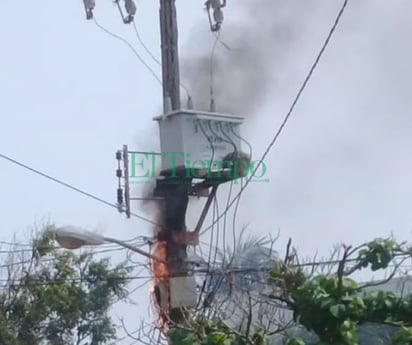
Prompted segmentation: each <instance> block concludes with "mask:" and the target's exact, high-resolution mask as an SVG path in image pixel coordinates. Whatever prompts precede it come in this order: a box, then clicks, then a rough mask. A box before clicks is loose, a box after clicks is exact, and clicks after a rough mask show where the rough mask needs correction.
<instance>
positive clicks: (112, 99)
mask: <svg viewBox="0 0 412 345" xmlns="http://www.w3.org/2000/svg"><path fill="white" fill-rule="evenodd" d="M255 3H256V6H260V5H261V6H263V5H264V3H265V0H255ZM290 3H291V6H295V7H292V8H299V7H296V6H299V5H300V4H301V3H300V2H299V1H296V0H295V1H291V2H290ZM340 5H341V1H338V0H330V1H327V2H326V1H320V0H312V2H311V3H310V6H309V8H308V7H305V11H303V10H302V11H298V12H299V13H298V12H296V13H298V14H297V15H296V16H295V15H294V12H293V11H289V12H288V13H287V14H285V16H289V17H286V18H287V19H288V20H286V21H285V23H287V25H290V27H291V28H295V26H296V25H297V24H300V23H299V21H300V20H304V21H305V26H304V28H305V29H304V30H303V29H299V30H300V31H299V30H297V31H296V35H295V36H294V37H295V38H294V41H293V44H288V45H286V46H285V45H283V42H281V41H278V40H276V37H274V40H273V42H271V41H270V37H267V38H266V39H267V41H266V43H265V44H267V45H268V47H270V49H268V54H274V58H275V57H276V54H278V53H277V52H278V51H279V52H280V51H282V49H284V50H285V51H282V54H283V59H282V63H279V65H277V64H269V65H268V66H269V67H268V69H269V68H270V72H273V71H276V73H277V74H276V80H273V82H270V83H269V84H268V86H267V88H266V91H267V92H266V94H265V97H263V98H259V104H258V106H255V107H253V114H242V115H246V121H245V124H244V125H243V127H242V136H244V137H245V138H247V139H248V141H250V142H251V144H252V146H253V157H254V159H259V158H260V156H261V154H262V152H263V151H264V149H265V148H266V146H267V145H268V143H269V142H270V140H271V138H272V137H273V135H274V133H275V132H276V130H277V127H278V125H279V124H280V123H281V121H282V119H283V117H284V115H285V113H286V111H287V110H288V107H289V106H290V104H291V102H292V100H293V98H294V96H295V94H296V92H297V90H298V88H299V86H300V84H301V83H302V81H303V79H304V77H305V76H306V74H307V72H308V70H309V68H310V66H311V64H312V63H313V61H314V58H315V57H316V54H317V53H318V51H319V49H320V47H321V45H322V43H323V41H324V39H325V38H326V35H327V33H328V31H329V29H330V27H331V25H332V24H333V21H334V18H335V16H336V14H337V12H338V9H339V7H340ZM177 6H178V15H179V40H180V41H179V42H180V53H181V56H182V59H183V60H185V61H187V60H188V59H189V60H190V59H191V58H192V57H193V56H196V53H198V52H200V51H202V50H204V49H205V48H204V47H206V46H208V47H210V49H212V46H213V43H214V37H213V36H212V35H208V34H207V30H208V23H207V18H206V15H205V13H204V11H203V1H193V0H179V1H177ZM284 6H285V5H284ZM306 6H307V4H306ZM242 10H244V8H242V7H241V6H240V5H239V4H238V3H237V2H236V1H230V0H228V6H227V8H226V9H225V22H224V26H223V29H222V36H221V38H222V40H223V41H225V43H227V44H228V45H229V46H230V45H231V44H236V45H243V44H244V45H245V46H248V44H247V42H243V43H242V40H240V41H236V42H235V43H233V42H231V41H230V37H231V36H230V35H228V36H226V37H225V25H228V26H230V25H231V22H232V23H233V22H237V21H239V20H240V19H242V20H245V21H247V22H249V24H248V29H249V30H264V27H265V22H264V21H263V20H260V18H258V17H256V16H254V14H255V13H254V12H253V10H251V11H242ZM271 10H274V11H276V8H275V9H273V8H271ZM306 10H307V11H306ZM411 11H412V3H411V2H410V1H408V0H392V1H390V2H388V1H383V0H357V1H349V5H348V8H347V11H346V12H345V14H344V16H343V18H342V21H341V23H340V25H339V27H338V29H337V31H336V33H335V35H334V37H333V39H332V41H331V43H330V45H329V47H328V49H327V51H326V53H325V55H324V57H323V59H322V61H321V63H320V64H319V68H318V70H317V71H316V73H315V74H314V76H313V78H312V80H311V81H310V83H309V84H308V87H307V89H306V90H305V92H304V94H303V96H302V98H301V101H300V103H299V104H298V106H297V107H296V109H295V112H294V114H293V116H292V117H291V119H290V122H289V123H288V125H287V127H286V128H285V131H284V132H283V134H282V135H281V137H280V138H279V141H278V143H277V144H276V145H275V146H274V148H273V150H272V151H271V152H270V154H269V156H268V157H267V158H266V160H265V165H266V166H267V178H269V179H270V181H269V182H268V183H251V184H250V185H249V187H248V188H247V189H246V190H245V192H244V195H243V197H242V200H241V203H240V206H239V211H238V219H237V224H238V227H239V228H240V227H241V226H242V225H244V224H248V229H249V230H248V231H249V232H250V233H253V234H259V235H267V234H272V235H276V234H277V233H278V232H280V237H279V240H278V242H277V245H276V249H277V250H279V251H280V252H282V251H283V248H284V246H285V243H286V242H287V240H288V238H289V237H291V238H292V239H293V242H294V244H295V246H296V247H297V249H298V250H299V252H300V253H301V254H302V255H303V256H311V255H313V254H314V253H315V252H318V253H319V255H321V256H322V255H323V256H327V255H328V253H329V251H330V249H331V248H332V246H333V245H334V244H336V243H339V242H345V243H350V244H357V243H360V242H364V241H367V240H370V239H372V238H375V237H379V236H380V237H384V236H389V235H391V234H393V235H394V236H395V237H396V238H397V239H399V240H402V241H403V240H406V241H409V240H410V236H411V229H412V216H411V212H410V210H411V198H412V197H411V195H412V178H411V174H410V171H411V168H412V162H411V157H412V136H411V135H410V134H411V131H412V118H411V116H410V114H411V111H412V97H410V85H411V82H412V70H411V68H410V61H412V49H410V44H409V43H410V32H411V29H412V22H411V21H410V13H411ZM95 15H96V18H97V20H98V21H99V23H100V24H102V25H103V26H105V27H107V28H108V29H110V30H112V31H113V32H115V33H116V34H118V35H121V36H122V37H124V38H126V39H127V40H129V41H130V42H131V43H132V44H133V45H134V46H135V47H136V49H137V50H138V52H139V53H140V54H141V56H142V57H143V58H144V59H145V61H147V62H148V63H149V64H150V65H151V66H152V68H153V69H154V70H155V71H156V72H157V73H158V74H159V75H160V69H159V67H158V66H157V65H156V63H154V62H153V61H152V60H150V57H149V56H148V55H147V54H146V53H145V52H144V50H143V49H142V47H141V46H139V44H138V41H137V39H136V36H135V35H134V31H133V29H132V27H130V26H126V25H124V24H122V23H121V21H120V18H119V15H118V12H117V10H116V8H115V7H114V6H113V5H112V4H111V2H110V1H109V0H107V1H97V8H96V11H95ZM270 18H271V17H270V16H267V17H265V19H264V20H268V21H270V20H271V19H270ZM276 18H277V17H276V16H275V15H274V20H275V19H276ZM282 18H283V19H285V17H284V16H283V17H282ZM251 23H253V24H251ZM136 25H137V27H138V29H139V32H140V34H141V37H142V38H143V40H144V41H145V42H146V44H147V46H148V47H149V48H150V49H151V50H152V51H153V53H154V54H155V55H156V56H159V49H160V48H159V46H160V44H159V29H158V3H157V2H156V1H149V0H142V1H139V3H138V14H137V17H136ZM285 25H286V24H285ZM297 27H298V28H300V26H299V25H297ZM226 39H227V41H226ZM246 39H248V36H245V40H246ZM0 41H1V42H2V47H1V49H0V153H2V154H6V155H9V156H11V157H12V158H15V159H17V160H19V161H21V162H23V163H25V164H28V165H30V166H32V167H34V168H37V169H39V170H41V171H43V172H45V173H47V174H50V175H52V176H54V177H57V178H59V179H62V180H64V181H66V182H69V183H71V184H73V185H75V186H77V187H79V188H82V189H85V190H87V191H89V192H90V193H92V194H95V195H97V196H99V197H101V198H103V199H105V200H108V201H111V202H115V196H116V194H115V193H116V188H117V185H116V184H117V180H116V177H115V169H116V161H115V159H114V154H115V152H116V150H118V149H119V148H121V147H122V145H123V144H128V145H129V147H130V148H131V149H136V150H153V149H158V146H159V142H158V137H157V135H158V133H157V128H156V123H155V122H153V121H152V118H153V117H154V116H157V115H159V113H160V112H161V109H162V107H161V88H160V85H159V83H158V82H157V81H156V80H155V79H154V78H153V76H152V75H151V74H150V73H149V72H148V71H147V70H146V69H145V67H144V66H143V65H142V64H141V63H140V62H139V60H138V59H137V58H136V57H135V56H134V55H133V53H132V52H131V50H130V49H129V48H128V47H127V46H126V45H124V44H123V43H122V42H120V41H118V40H116V39H115V38H112V37H110V36H109V35H107V34H106V33H105V32H103V31H101V30H100V29H99V28H98V27H96V26H95V25H94V23H93V22H92V21H86V20H85V16H84V11H83V6H82V3H81V1H71V2H69V1H68V2H61V3H60V2H59V4H57V5H56V2H54V1H53V2H52V1H51V0H46V1H42V2H21V1H11V0H2V2H1V4H0ZM272 45H273V46H272ZM232 48H234V49H233V50H232V51H228V50H227V49H226V48H224V47H222V46H221V45H218V48H217V50H218V51H217V53H216V57H215V59H216V60H217V61H219V59H226V60H225V61H227V60H229V61H230V59H234V60H236V49H240V48H241V47H240V48H238V47H237V46H236V47H235V46H234V47H232ZM235 48H236V49H235ZM286 49H287V50H286ZM184 65H185V64H184V63H182V69H183V70H182V75H185V70H184ZM221 73H223V74H224V73H225V71H224V70H223V71H221ZM239 73H241V71H239ZM186 75H187V72H186ZM201 77H202V76H201V75H199V78H201ZM204 78H208V76H204ZM189 84H190V83H189ZM215 92H216V94H218V95H220V96H218V97H217V98H218V99H219V97H220V98H224V95H225V92H229V90H228V91H226V90H225V89H224V88H219V84H217V85H216V90H215ZM231 95H232V94H231ZM235 96H236V94H235ZM235 96H233V97H235ZM194 101H195V104H196V99H194ZM217 107H218V109H219V102H217ZM248 109H249V108H248ZM0 171H1V180H0V191H1V193H0V205H1V210H2V213H1V214H2V222H1V225H2V232H1V236H0V239H2V240H10V239H11V238H12V237H13V235H14V234H15V233H17V234H22V233H24V231H26V230H27V229H28V228H30V227H31V226H32V225H33V224H35V223H38V222H41V221H42V219H46V218H48V219H50V220H52V221H53V222H55V223H56V224H58V225H63V224H74V225H78V226H83V227H86V228H89V229H96V230H97V231H99V232H100V233H102V234H104V235H107V236H111V237H116V238H119V239H129V238H132V237H135V236H138V235H150V234H151V231H152V230H151V226H150V225H149V224H147V223H145V222H144V221H141V220H138V219H126V217H125V216H124V215H121V214H119V213H118V212H117V211H116V210H115V209H111V208H109V207H107V206H105V205H102V204H99V203H97V202H96V201H93V200H91V199H88V198H85V197H84V196H82V195H80V194H78V193H75V192H73V191H71V190H68V189H66V188H64V187H62V186H59V185H57V184H55V183H53V182H51V181H49V180H46V179H44V178H42V177H39V176H36V175H34V174H33V173H30V172H28V171H25V170H23V169H22V168H20V167H17V166H14V165H12V164H10V163H9V162H7V161H4V160H1V159H0ZM140 192H141V191H140V190H138V189H136V190H134V193H136V194H137V195H138V194H139V193H140ZM226 192H227V186H226V187H224V188H222V191H221V194H220V197H219V199H220V200H221V203H222V205H223V203H224V202H225V201H224V200H225V196H226V194H225V193H226ZM201 206H202V200H200V201H199V200H193V201H192V202H191V205H190V209H189V214H188V224H189V227H190V226H193V225H194V222H195V221H196V217H197V216H198V215H199V211H200V209H201ZM133 210H134V211H135V212H136V213H139V214H142V215H145V216H147V217H149V218H151V217H152V214H150V212H148V210H147V209H141V208H140V207H139V205H138V204H135V205H134V208H133ZM209 222H210V219H209ZM202 240H203V241H205V242H207V241H208V237H207V235H206V236H205V237H204V238H202ZM113 255H114V259H115V260H121V259H124V253H123V254H122V253H115V254H113ZM143 290H144V289H143ZM143 290H142V291H143ZM135 298H136V300H137V303H138V306H134V305H133V306H131V305H123V304H122V305H119V306H116V308H115V310H114V313H115V314H116V315H120V316H124V317H125V318H126V319H127V320H129V321H128V322H130V324H131V325H133V323H134V320H136V319H137V318H140V317H146V315H147V294H146V292H144V293H141V294H138V296H136V297H135ZM131 327H132V326H131ZM126 343H127V342H125V344H126ZM122 344H123V343H122Z"/></svg>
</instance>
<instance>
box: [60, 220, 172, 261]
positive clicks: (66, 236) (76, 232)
mask: <svg viewBox="0 0 412 345" xmlns="http://www.w3.org/2000/svg"><path fill="white" fill-rule="evenodd" d="M55 235H56V236H55V239H56V241H57V242H58V243H59V244H60V245H61V246H62V247H63V248H66V249H78V248H80V247H83V246H99V245H102V244H104V243H115V244H118V245H119V246H121V247H124V248H127V249H129V250H131V251H133V252H136V253H139V254H140V255H143V256H146V257H148V258H150V259H153V260H156V261H159V262H162V263H166V262H165V261H164V260H162V259H160V258H158V257H156V256H154V255H152V254H149V253H146V252H145V251H143V250H141V249H139V248H136V247H134V246H132V245H130V244H128V243H126V242H124V241H121V240H118V239H115V238H111V237H104V236H102V235H99V234H97V233H95V232H91V231H87V230H84V229H82V228H79V227H77V226H72V225H66V226H62V227H60V228H57V229H56V231H55Z"/></svg>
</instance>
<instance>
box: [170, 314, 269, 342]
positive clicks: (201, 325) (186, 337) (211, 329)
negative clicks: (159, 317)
mask: <svg viewBox="0 0 412 345" xmlns="http://www.w3.org/2000/svg"><path fill="white" fill-rule="evenodd" d="M168 336H169V339H170V343H171V344H176V345H177V344H181V345H247V344H250V343H253V344H255V345H268V344H269V343H268V338H267V336H266V334H265V330H263V329H261V330H256V331H255V332H254V333H253V334H250V335H246V334H242V333H240V332H237V331H236V330H234V329H233V328H231V327H230V326H229V325H227V324H226V323H225V322H223V321H222V320H219V319H204V318H202V319H198V320H193V321H191V322H189V323H188V324H187V325H186V327H184V328H183V327H177V328H172V329H171V330H170V331H169V334H168Z"/></svg>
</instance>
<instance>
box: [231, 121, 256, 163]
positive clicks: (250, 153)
mask: <svg viewBox="0 0 412 345" xmlns="http://www.w3.org/2000/svg"><path fill="white" fill-rule="evenodd" d="M229 128H230V131H231V132H232V134H233V135H234V136H235V137H236V138H238V139H239V140H240V141H243V142H244V143H245V144H246V145H247V147H248V148H249V159H252V145H251V144H250V142H249V141H247V140H246V139H245V138H244V137H242V136H240V135H238V134H237V133H236V132H235V130H234V128H233V125H232V124H229Z"/></svg>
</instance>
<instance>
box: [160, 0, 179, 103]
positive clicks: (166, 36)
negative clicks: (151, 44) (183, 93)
mask: <svg viewBox="0 0 412 345" xmlns="http://www.w3.org/2000/svg"><path fill="white" fill-rule="evenodd" d="M160 35H161V49H162V76H163V102H164V106H165V108H166V109H167V108H168V107H169V104H167V103H168V102H169V100H170V103H171V108H172V109H171V110H179V109H180V75H179V51H178V44H177V42H178V34H177V16H176V5H175V0H160Z"/></svg>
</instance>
